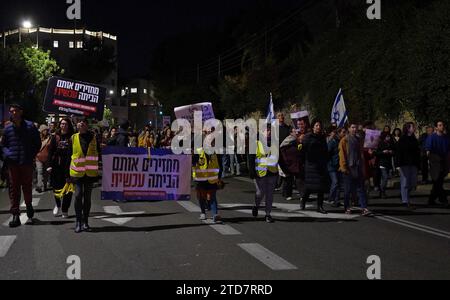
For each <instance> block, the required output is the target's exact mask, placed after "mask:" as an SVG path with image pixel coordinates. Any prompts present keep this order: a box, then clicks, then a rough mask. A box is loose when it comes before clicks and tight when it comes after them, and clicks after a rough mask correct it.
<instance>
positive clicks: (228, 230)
mask: <svg viewBox="0 0 450 300" xmlns="http://www.w3.org/2000/svg"><path fill="white" fill-rule="evenodd" d="M177 203H178V204H179V205H181V206H182V207H184V208H185V209H186V210H187V211H188V212H191V213H201V209H200V207H199V206H198V205H195V204H194V203H192V202H185V201H180V202H177ZM203 223H204V224H206V225H209V227H211V228H212V229H214V230H215V231H217V232H218V233H220V234H221V235H242V233H240V232H239V231H237V230H236V229H234V228H233V227H231V226H229V225H225V224H214V223H213V221H212V220H206V221H203Z"/></svg>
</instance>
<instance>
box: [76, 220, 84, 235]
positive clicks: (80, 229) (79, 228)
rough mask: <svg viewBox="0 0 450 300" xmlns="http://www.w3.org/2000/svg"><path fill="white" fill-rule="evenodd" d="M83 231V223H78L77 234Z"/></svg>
mask: <svg viewBox="0 0 450 300" xmlns="http://www.w3.org/2000/svg"><path fill="white" fill-rule="evenodd" d="M82 231H83V228H82V226H81V222H77V223H76V225H75V233H81V232H82Z"/></svg>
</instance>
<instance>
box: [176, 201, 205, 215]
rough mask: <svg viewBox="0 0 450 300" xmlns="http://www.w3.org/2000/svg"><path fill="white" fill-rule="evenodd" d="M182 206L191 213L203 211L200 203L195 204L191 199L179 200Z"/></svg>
mask: <svg viewBox="0 0 450 300" xmlns="http://www.w3.org/2000/svg"><path fill="white" fill-rule="evenodd" d="M177 203H178V204H179V205H180V206H182V207H183V208H184V209H186V210H187V211H188V212H191V213H201V212H202V211H201V209H200V207H199V206H198V205H195V204H194V203H192V202H191V201H179V202H177Z"/></svg>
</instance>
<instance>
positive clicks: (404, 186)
mask: <svg viewBox="0 0 450 300" xmlns="http://www.w3.org/2000/svg"><path fill="white" fill-rule="evenodd" d="M400 184H401V191H402V202H403V203H404V204H408V203H410V193H411V191H412V190H413V189H414V188H415V187H416V186H417V167H415V166H403V167H400Z"/></svg>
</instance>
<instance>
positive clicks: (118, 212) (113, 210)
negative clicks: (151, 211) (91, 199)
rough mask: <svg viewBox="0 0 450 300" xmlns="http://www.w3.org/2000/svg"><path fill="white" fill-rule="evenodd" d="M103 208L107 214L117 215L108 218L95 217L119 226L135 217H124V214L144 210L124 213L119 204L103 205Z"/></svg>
mask: <svg viewBox="0 0 450 300" xmlns="http://www.w3.org/2000/svg"><path fill="white" fill-rule="evenodd" d="M103 210H104V211H105V213H107V214H110V215H115V216H117V218H109V217H108V216H99V217H96V218H95V219H100V220H103V221H106V222H110V223H113V224H115V225H119V226H123V225H125V224H127V223H128V222H131V221H133V220H134V219H135V218H133V217H130V218H126V217H125V216H132V215H143V214H145V211H137V212H127V213H125V212H123V211H122V209H121V208H120V207H119V206H105V207H103Z"/></svg>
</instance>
